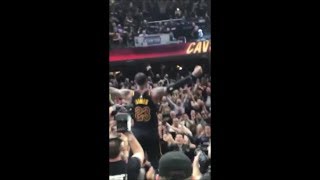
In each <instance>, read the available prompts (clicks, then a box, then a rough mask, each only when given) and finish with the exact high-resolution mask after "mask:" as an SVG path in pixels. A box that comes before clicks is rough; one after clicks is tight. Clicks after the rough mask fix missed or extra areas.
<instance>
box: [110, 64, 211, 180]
mask: <svg viewBox="0 0 320 180" xmlns="http://www.w3.org/2000/svg"><path fill="white" fill-rule="evenodd" d="M178 72H179V71H175V72H173V73H172V72H171V73H170V72H168V70H166V66H164V65H163V66H161V71H159V72H153V71H152V67H151V66H148V67H147V68H146V72H145V73H146V74H148V79H149V85H150V87H153V88H154V87H159V86H167V85H169V84H171V83H173V82H176V81H177V80H179V79H182V78H183V76H182V75H181V74H179V73H178ZM190 73H191V72H190ZM109 78H110V79H109V86H112V87H116V88H119V89H121V88H128V89H135V84H134V82H133V79H132V78H130V77H124V75H123V74H122V72H119V73H117V74H110V77H109ZM110 100H111V101H112V102H113V103H114V104H119V105H124V104H126V103H127V102H125V101H124V100H122V99H115V98H113V97H110ZM157 115H158V123H159V128H158V131H159V132H158V133H159V136H160V139H161V153H162V154H166V153H168V152H172V151H179V152H181V153H183V154H185V155H186V156H187V157H188V158H189V159H190V161H191V162H194V163H196V164H197V165H196V166H194V168H196V167H199V164H198V161H199V154H198V155H197V152H196V151H198V150H201V151H202V152H204V153H205V154H206V155H207V156H208V155H209V154H210V152H209V149H210V148H208V147H209V146H211V121H212V118H211V76H210V74H209V72H204V74H203V76H202V77H201V78H198V79H197V82H196V84H193V85H191V84H190V85H186V86H184V87H183V88H180V89H179V90H175V91H174V92H172V94H170V95H167V96H164V97H163V98H162V101H161V102H160V103H159V104H158V113H157ZM115 124H116V122H115V120H114V118H113V117H111V118H110V121H109V135H110V136H112V135H114V134H115V133H116V130H115V128H114V127H115V126H116V125H115ZM145 157H146V160H145V161H144V163H143V165H142V168H141V174H142V175H141V174H140V175H141V177H140V178H141V179H144V178H145V177H147V176H148V175H149V174H150V172H149V170H150V171H153V170H151V169H150V168H146V167H150V162H148V159H147V156H145ZM195 161H197V162H195ZM200 167H201V168H200V169H199V174H202V175H204V174H205V173H206V172H208V171H210V166H209V162H207V163H206V164H202V165H201V166H200ZM143 174H144V175H143ZM142 177H144V178H142Z"/></svg>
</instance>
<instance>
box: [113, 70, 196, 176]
mask: <svg viewBox="0 0 320 180" xmlns="http://www.w3.org/2000/svg"><path fill="white" fill-rule="evenodd" d="M201 74H202V68H201V66H196V67H195V68H194V71H193V72H192V74H191V75H190V76H188V77H185V78H183V79H181V80H179V81H177V82H175V83H174V84H171V85H169V86H167V87H156V88H153V89H151V88H150V87H149V85H148V83H147V82H148V80H147V76H146V75H145V74H144V73H141V72H140V73H137V74H136V76H135V83H136V85H137V88H136V90H135V91H132V90H129V89H116V88H113V87H109V93H110V94H112V95H114V96H116V97H121V98H123V99H126V100H127V101H130V102H131V103H132V104H133V117H132V118H133V119H134V126H133V127H132V132H133V133H134V135H135V137H136V138H137V139H138V141H139V142H140V144H141V146H142V147H143V149H144V151H145V152H146V153H147V155H148V158H149V161H150V162H151V165H152V166H153V168H154V169H156V170H157V169H158V163H159V159H160V144H159V141H160V140H159V134H158V120H157V110H158V109H157V106H156V105H157V103H158V102H160V101H161V99H162V97H163V96H166V95H167V94H168V93H171V92H173V91H174V90H176V89H179V88H180V87H183V86H184V85H186V84H190V83H195V82H196V79H197V78H199V77H200V76H201Z"/></svg>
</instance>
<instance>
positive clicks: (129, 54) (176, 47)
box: [109, 41, 211, 62]
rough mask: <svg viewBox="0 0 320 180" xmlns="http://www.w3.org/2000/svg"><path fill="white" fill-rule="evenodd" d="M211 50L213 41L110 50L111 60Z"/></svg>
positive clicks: (193, 53)
mask: <svg viewBox="0 0 320 180" xmlns="http://www.w3.org/2000/svg"><path fill="white" fill-rule="evenodd" d="M149 43H150V42H149ZM210 51H211V41H199V42H191V43H179V44H169V45H160V46H147V47H134V48H124V49H114V50H111V51H110V52H109V62H119V61H129V60H132V61H133V60H145V59H154V58H165V57H173V56H186V55H200V54H208V53H209V52H210Z"/></svg>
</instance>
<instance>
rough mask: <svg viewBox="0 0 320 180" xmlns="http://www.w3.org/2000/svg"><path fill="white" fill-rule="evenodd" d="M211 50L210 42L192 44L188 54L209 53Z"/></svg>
mask: <svg viewBox="0 0 320 180" xmlns="http://www.w3.org/2000/svg"><path fill="white" fill-rule="evenodd" d="M209 48H210V41H199V42H192V43H190V44H189V46H188V48H187V51H186V52H187V54H198V53H207V52H208V51H209Z"/></svg>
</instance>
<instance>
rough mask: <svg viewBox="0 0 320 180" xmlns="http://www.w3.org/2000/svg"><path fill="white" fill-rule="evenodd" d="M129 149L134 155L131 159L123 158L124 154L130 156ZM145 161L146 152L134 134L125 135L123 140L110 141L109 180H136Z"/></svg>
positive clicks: (122, 136)
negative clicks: (125, 179)
mask: <svg viewBox="0 0 320 180" xmlns="http://www.w3.org/2000/svg"><path fill="white" fill-rule="evenodd" d="M129 148H130V149H131V150H132V152H133V155H132V156H131V157H130V158H127V157H124V156H121V154H122V153H123V154H128V151H129ZM123 151H124V152H123ZM121 152H122V153H121ZM143 161H144V151H143V149H142V147H141V145H140V144H139V142H138V141H137V139H136V138H135V137H134V135H133V134H131V133H125V134H121V138H112V139H109V168H110V169H109V179H119V178H125V177H128V180H129V179H132V180H136V179H137V177H138V175H139V171H140V167H141V165H142V162H143Z"/></svg>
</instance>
